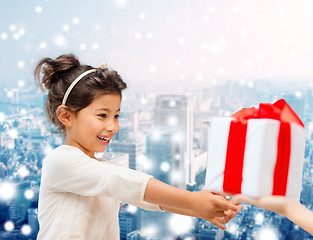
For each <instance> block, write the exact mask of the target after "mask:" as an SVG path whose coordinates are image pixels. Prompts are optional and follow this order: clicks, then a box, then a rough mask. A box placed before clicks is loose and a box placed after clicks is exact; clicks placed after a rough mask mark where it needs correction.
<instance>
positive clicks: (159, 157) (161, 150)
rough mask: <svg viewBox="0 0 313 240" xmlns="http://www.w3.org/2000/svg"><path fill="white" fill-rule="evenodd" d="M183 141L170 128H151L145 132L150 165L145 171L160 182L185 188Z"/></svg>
mask: <svg viewBox="0 0 313 240" xmlns="http://www.w3.org/2000/svg"><path fill="white" fill-rule="evenodd" d="M184 154H185V152H184V141H183V139H182V136H181V134H180V133H179V132H177V131H176V130H174V129H172V128H162V129H153V130H152V131H151V132H150V133H148V134H147V139H146V157H147V162H149V164H150V165H151V166H150V167H149V169H145V170H146V172H148V173H150V174H152V175H153V176H154V177H155V178H157V179H159V180H160V181H162V182H165V183H168V184H170V185H172V186H175V187H179V188H182V189H185V188H186V178H185V176H186V174H185V169H186V168H185V165H184V163H185V162H184V161H183V159H184Z"/></svg>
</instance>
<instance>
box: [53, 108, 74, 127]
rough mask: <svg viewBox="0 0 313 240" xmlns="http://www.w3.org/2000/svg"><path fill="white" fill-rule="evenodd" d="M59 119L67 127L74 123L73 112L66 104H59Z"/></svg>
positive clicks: (57, 111) (57, 112)
mask: <svg viewBox="0 0 313 240" xmlns="http://www.w3.org/2000/svg"><path fill="white" fill-rule="evenodd" d="M56 114H57V116H58V119H59V121H60V122H61V123H62V124H63V125H64V126H66V127H70V126H71V125H72V114H71V112H70V110H69V109H68V108H67V107H66V106H65V105H60V106H58V108H57V110H56Z"/></svg>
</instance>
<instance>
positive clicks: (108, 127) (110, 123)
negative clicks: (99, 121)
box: [105, 120, 119, 132]
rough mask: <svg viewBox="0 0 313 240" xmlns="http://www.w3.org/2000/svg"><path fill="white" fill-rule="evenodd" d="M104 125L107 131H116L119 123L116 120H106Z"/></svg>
mask: <svg viewBox="0 0 313 240" xmlns="http://www.w3.org/2000/svg"><path fill="white" fill-rule="evenodd" d="M105 127H106V130H107V131H108V132H117V131H118V128H119V125H118V122H116V121H115V120H110V121H108V122H107V124H106V126H105Z"/></svg>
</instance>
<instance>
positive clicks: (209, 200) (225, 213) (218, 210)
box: [192, 190, 242, 230]
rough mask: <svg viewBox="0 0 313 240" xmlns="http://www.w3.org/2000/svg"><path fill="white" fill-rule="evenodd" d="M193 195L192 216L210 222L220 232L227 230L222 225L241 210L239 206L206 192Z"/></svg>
mask: <svg viewBox="0 0 313 240" xmlns="http://www.w3.org/2000/svg"><path fill="white" fill-rule="evenodd" d="M193 194H194V195H195V196H194V200H195V201H194V204H193V206H192V210H193V212H194V214H193V215H194V216H196V217H199V218H203V219H205V220H207V221H209V222H211V223H212V224H214V225H216V226H217V227H219V228H221V229H222V230H227V228H226V227H225V226H223V224H226V223H228V222H229V221H230V220H231V219H232V218H234V217H235V216H236V214H237V213H238V212H239V211H240V210H241V208H242V207H241V205H238V204H235V203H234V202H233V201H231V200H228V199H226V198H225V197H223V196H220V195H215V194H213V193H211V192H209V191H207V190H203V191H200V192H194V193H193Z"/></svg>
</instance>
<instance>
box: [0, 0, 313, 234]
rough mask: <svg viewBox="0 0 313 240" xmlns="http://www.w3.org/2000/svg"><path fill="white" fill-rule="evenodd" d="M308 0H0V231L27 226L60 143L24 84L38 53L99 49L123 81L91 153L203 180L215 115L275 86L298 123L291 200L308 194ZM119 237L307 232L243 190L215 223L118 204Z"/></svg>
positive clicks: (39, 99) (83, 55) (167, 177)
mask: <svg viewBox="0 0 313 240" xmlns="http://www.w3.org/2000/svg"><path fill="white" fill-rule="evenodd" d="M312 7H313V3H311V2H310V1H301V2H297V3H296V2H295V1H266V0H263V1H240V0H238V1H217V0H215V1H205V2H204V1H203V2H201V3H191V2H188V1H186V0H184V1H178V0H175V1H171V2H167V1H157V2H149V3H148V2H145V1H139V0H138V1H127V0H116V1H95V0H91V1H88V2H87V1H73V0H69V1H61V0H56V1H52V0H44V1H35V0H31V1H27V2H24V1H21V0H17V1H6V0H0V42H1V44H0V51H1V56H0V62H1V64H0V72H1V77H0V149H1V154H0V158H1V162H0V179H1V181H0V239H35V238H36V234H37V232H38V228H39V226H38V221H37V205H38V191H39V187H40V176H41V167H42V160H43V158H44V157H45V155H46V154H47V153H48V152H49V151H51V150H52V149H54V148H55V147H57V146H59V145H61V144H62V143H63V137H62V136H61V135H60V134H59V133H58V132H57V130H56V128H55V127H54V126H52V125H51V124H50V123H49V122H48V121H47V120H46V116H45V111H44V102H45V95H44V94H42V93H41V92H39V90H38V89H37V88H36V86H35V84H34V79H33V76H32V74H33V70H34V67H35V64H36V63H37V62H38V61H39V60H40V59H41V58H43V57H46V56H50V57H57V56H59V55H60V54H62V53H69V52H71V53H74V54H76V55H77V56H78V57H79V59H80V60H81V62H82V63H88V64H91V65H94V66H97V65H99V64H100V63H101V62H102V61H106V62H107V63H108V64H109V66H110V67H112V68H114V69H116V70H117V71H118V72H119V73H120V74H121V75H122V77H123V79H124V80H125V81H126V82H127V84H128V85H129V88H128V89H127V90H126V91H125V92H124V94H123V102H122V108H121V110H122V111H121V116H120V131H119V132H118V134H117V135H116V136H115V138H114V140H113V141H111V143H110V145H109V147H108V149H107V151H106V152H105V153H99V155H98V157H100V158H101V157H102V158H106V159H111V160H112V161H116V162H120V163H121V164H128V166H129V167H130V168H132V169H137V170H138V171H145V172H147V173H149V174H152V175H153V176H154V177H156V178H158V179H160V180H162V181H164V182H167V183H169V184H171V185H174V186H177V187H180V188H184V189H188V190H190V191H198V190H201V189H202V188H203V185H204V181H205V167H206V160H207V154H208V151H210V149H208V139H209V134H210V122H211V120H212V118H213V117H216V116H230V115H231V114H232V113H234V112H236V111H238V110H240V109H241V108H243V107H252V106H257V105H258V104H259V103H260V102H274V101H276V100H278V99H281V98H284V99H285V100H286V101H287V102H288V103H289V104H290V106H291V107H292V108H293V109H294V110H295V111H296V112H297V113H298V115H299V117H300V118H301V119H302V121H303V122H304V124H305V128H306V132H307V140H306V149H305V161H304V171H303V182H302V192H301V202H302V203H303V204H304V205H305V206H306V207H308V208H309V209H311V210H312V208H313V200H312V199H313V198H312V196H313V193H312V189H313V181H312V179H313V176H312V175H313V168H312V164H313V156H312V155H313V153H312V150H313V147H312V140H313V135H312V131H313V84H312V83H313V82H312V79H313V71H312V68H311V66H310V63H312V56H313V46H311V43H312V40H313V39H312V38H313V29H312V28H311V27H310V23H311V22H312V21H313V19H312V18H313V16H312V15H311V14H310V13H311V10H312ZM119 216H120V229H121V232H120V236H121V239H186V240H188V239H261V240H263V239H268V240H269V239H313V237H312V236H310V235H309V234H308V233H306V232H304V231H303V230H302V229H301V228H299V227H297V226H296V225H294V224H293V223H291V222H290V221H289V220H287V219H286V218H284V217H282V216H280V215H277V214H275V213H272V212H269V211H266V210H262V209H259V208H257V207H253V206H250V205H246V204H244V208H243V210H242V211H241V212H240V213H239V214H237V216H236V218H235V219H233V220H231V221H230V223H229V224H228V230H227V231H221V230H219V229H217V228H216V227H215V226H213V225H212V224H210V223H208V222H206V221H204V220H201V219H197V218H192V217H186V216H180V215H175V214H171V213H166V212H148V211H144V210H141V209H138V208H136V207H133V206H130V205H127V204H125V203H122V204H121V208H120V213H119Z"/></svg>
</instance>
